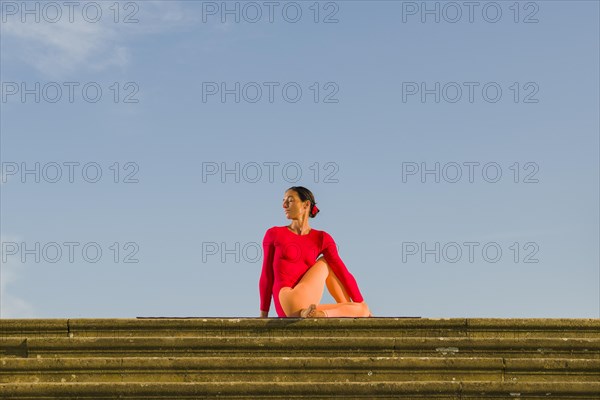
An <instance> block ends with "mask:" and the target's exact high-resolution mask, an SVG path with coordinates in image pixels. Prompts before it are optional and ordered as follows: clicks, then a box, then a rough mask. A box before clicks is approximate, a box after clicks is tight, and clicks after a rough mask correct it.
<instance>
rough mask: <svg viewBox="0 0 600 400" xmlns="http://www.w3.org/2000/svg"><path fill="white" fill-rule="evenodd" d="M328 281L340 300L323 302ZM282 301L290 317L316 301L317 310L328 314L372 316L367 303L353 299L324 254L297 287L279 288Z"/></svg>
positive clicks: (330, 291) (329, 287)
mask: <svg viewBox="0 0 600 400" xmlns="http://www.w3.org/2000/svg"><path fill="white" fill-rule="evenodd" d="M325 284H326V285H327V289H328V290H329V293H331V296H332V297H333V298H334V299H335V301H336V302H337V304H319V303H320V301H321V298H322V297H323V290H324V289H325V287H324V286H325ZM279 303H280V304H281V308H283V311H284V312H285V314H286V316H288V317H299V316H300V311H301V310H302V309H303V308H307V307H308V306H309V305H311V304H313V303H314V304H316V305H317V310H323V311H325V312H326V313H327V316H328V317H369V316H370V315H371V311H370V310H369V307H368V306H367V304H366V303H364V302H363V303H354V302H352V301H351V299H350V296H348V293H347V292H346V289H345V288H344V285H342V283H341V282H340V280H339V279H338V277H337V276H336V275H335V273H334V272H333V271H332V270H331V268H330V267H329V265H328V264H327V261H325V259H324V258H323V257H321V258H319V259H318V260H317V261H316V262H315V264H314V265H313V266H312V267H310V268H309V269H308V270H307V271H306V273H305V274H304V276H303V277H302V278H301V279H300V282H298V284H296V286H294V287H293V288H291V287H289V286H285V287H282V288H281V289H280V290H279Z"/></svg>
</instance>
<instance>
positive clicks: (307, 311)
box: [300, 304, 317, 318]
mask: <svg viewBox="0 0 600 400" xmlns="http://www.w3.org/2000/svg"><path fill="white" fill-rule="evenodd" d="M316 308H317V306H316V305H315V304H311V305H310V306H308V307H307V308H303V309H302V310H300V317H301V318H309V317H312V314H314V312H315V309H316Z"/></svg>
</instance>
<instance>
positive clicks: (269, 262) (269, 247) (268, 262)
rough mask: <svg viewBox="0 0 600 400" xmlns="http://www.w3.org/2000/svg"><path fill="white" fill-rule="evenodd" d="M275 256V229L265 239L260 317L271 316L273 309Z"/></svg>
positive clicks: (260, 283) (269, 231)
mask: <svg viewBox="0 0 600 400" xmlns="http://www.w3.org/2000/svg"><path fill="white" fill-rule="evenodd" d="M274 256H275V244H274V238H273V229H272V228H271V229H268V230H267V232H266V233H265V236H264V238H263V265H262V272H261V274H260V280H259V282H258V290H259V293H260V316H261V318H264V317H266V316H268V315H269V309H270V307H271V296H272V295H273V258H274Z"/></svg>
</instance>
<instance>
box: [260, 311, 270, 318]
mask: <svg viewBox="0 0 600 400" xmlns="http://www.w3.org/2000/svg"><path fill="white" fill-rule="evenodd" d="M268 316H269V312H268V311H262V310H261V312H260V318H267V317H268Z"/></svg>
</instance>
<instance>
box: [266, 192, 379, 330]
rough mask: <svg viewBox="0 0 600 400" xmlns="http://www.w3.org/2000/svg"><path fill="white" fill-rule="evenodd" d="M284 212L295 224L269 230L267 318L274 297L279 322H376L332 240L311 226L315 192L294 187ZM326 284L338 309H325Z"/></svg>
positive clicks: (285, 204) (286, 199)
mask: <svg viewBox="0 0 600 400" xmlns="http://www.w3.org/2000/svg"><path fill="white" fill-rule="evenodd" d="M283 209H284V212H285V215H286V218H288V219H291V220H292V223H291V224H290V225H288V226H273V227H271V228H269V229H268V230H267V232H266V233H265V236H264V239H263V249H264V251H263V266H262V273H261V276H260V281H259V290H260V311H261V313H260V316H261V318H266V317H267V316H268V314H269V308H270V306H271V296H273V300H274V303H275V310H276V311H277V315H278V316H279V317H302V318H307V317H372V315H371V312H370V310H369V307H368V306H367V304H366V303H365V302H364V301H363V297H362V294H361V293H360V290H359V289H358V286H357V284H356V280H355V279H354V276H352V274H351V273H350V272H349V271H348V269H347V268H346V266H345V265H344V263H343V262H342V260H341V259H340V257H339V255H338V252H337V247H336V244H335V242H334V240H333V238H332V237H331V235H329V234H328V233H327V232H325V231H319V230H316V229H312V228H311V227H310V226H309V225H308V218H314V217H315V216H316V215H317V213H318V212H319V209H318V208H317V206H316V202H315V198H314V196H313V194H312V193H311V191H310V190H308V189H307V188H305V187H303V186H292V187H291V188H289V189H288V190H287V191H286V192H285V194H284V198H283ZM320 254H322V255H323V257H321V258H319V259H317V256H318V255H320ZM324 284H326V285H327V289H328V290H329V292H330V293H331V295H332V296H333V298H334V299H335V301H336V302H337V304H319V302H320V301H321V297H322V295H323V289H324ZM351 300H352V301H351Z"/></svg>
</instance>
